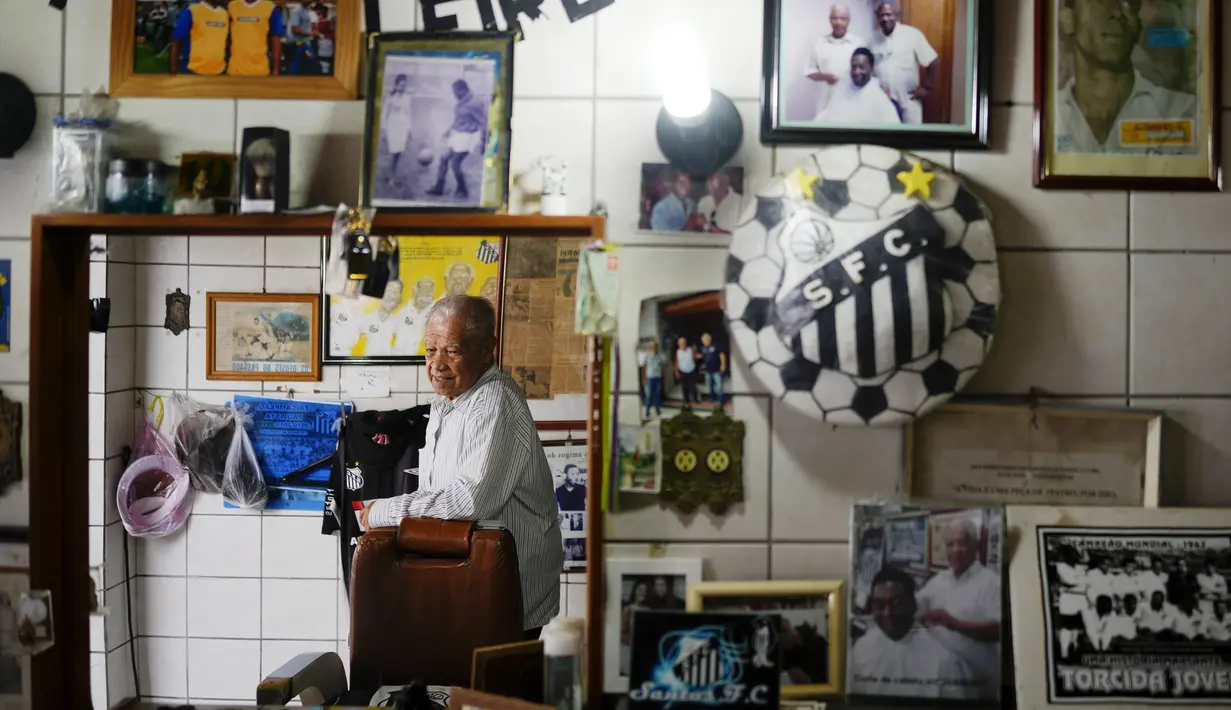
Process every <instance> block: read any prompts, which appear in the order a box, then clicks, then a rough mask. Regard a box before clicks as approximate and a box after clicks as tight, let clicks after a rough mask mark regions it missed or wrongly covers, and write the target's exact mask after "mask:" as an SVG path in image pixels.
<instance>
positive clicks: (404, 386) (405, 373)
mask: <svg viewBox="0 0 1231 710" xmlns="http://www.w3.org/2000/svg"><path fill="white" fill-rule="evenodd" d="M343 367H345V366H343ZM423 370H424V367H423V365H392V366H390V367H389V391H390V392H421V391H422V390H421V389H420V387H422V386H426V387H427V388H428V390H427V391H428V392H431V385H428V384H427V375H426V373H424V371H423Z"/></svg>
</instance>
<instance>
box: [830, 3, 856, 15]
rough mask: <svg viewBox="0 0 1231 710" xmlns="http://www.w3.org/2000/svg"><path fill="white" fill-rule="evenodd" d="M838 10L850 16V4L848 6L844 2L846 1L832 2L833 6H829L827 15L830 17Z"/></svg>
mask: <svg viewBox="0 0 1231 710" xmlns="http://www.w3.org/2000/svg"><path fill="white" fill-rule="evenodd" d="M839 12H845V13H846V16H847V17H850V16H851V8H850V6H849V5H847V4H846V3H844V2H836V3H834V4H833V7H831V8H829V16H830V17H833V16H834V15H836V14H838V13H839Z"/></svg>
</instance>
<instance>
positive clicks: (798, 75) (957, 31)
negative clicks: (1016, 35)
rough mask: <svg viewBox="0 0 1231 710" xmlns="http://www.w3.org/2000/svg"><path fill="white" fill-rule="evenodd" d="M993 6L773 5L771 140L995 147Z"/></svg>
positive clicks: (913, 2)
mask: <svg viewBox="0 0 1231 710" xmlns="http://www.w3.org/2000/svg"><path fill="white" fill-rule="evenodd" d="M995 4H996V3H994V2H993V0H927V1H924V0H886V1H884V2H881V1H880V0H867V1H866V2H856V3H842V2H830V1H825V2H816V1H815V0H765V25H764V30H763V31H764V39H763V52H764V58H763V63H762V81H763V86H762V89H761V141H762V142H763V143H766V144H774V143H806V144H813V145H815V144H818V143H875V144H880V145H888V146H894V147H897V148H909V149H916V150H919V149H938V148H964V149H972V148H986V147H987V143H988V132H987V131H988V83H989V81H988V80H989V77H990V76H991V42H992V7H993V5H995Z"/></svg>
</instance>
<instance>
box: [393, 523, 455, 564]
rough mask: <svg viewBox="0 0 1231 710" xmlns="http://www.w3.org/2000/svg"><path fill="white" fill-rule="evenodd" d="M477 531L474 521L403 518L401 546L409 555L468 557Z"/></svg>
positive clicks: (400, 529)
mask: <svg viewBox="0 0 1231 710" xmlns="http://www.w3.org/2000/svg"><path fill="white" fill-rule="evenodd" d="M473 531H474V523H472V522H467V521H463V520H436V519H434V518H402V521H401V522H400V523H399V524H398V537H397V546H398V550H399V551H401V552H402V554H406V555H418V556H420V557H437V558H457V559H466V558H467V557H469V556H470V534H471V533H472V532H473Z"/></svg>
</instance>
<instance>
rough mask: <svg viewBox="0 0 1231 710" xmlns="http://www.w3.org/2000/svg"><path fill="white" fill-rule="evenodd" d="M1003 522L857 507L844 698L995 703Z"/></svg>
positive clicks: (990, 516)
mask: <svg viewBox="0 0 1231 710" xmlns="http://www.w3.org/2000/svg"><path fill="white" fill-rule="evenodd" d="M1002 516H1003V511H1002V510H1000V509H995V508H956V509H955V508H947V509H939V508H938V509H928V508H919V507H906V506H897V505H856V506H855V509H854V530H853V531H852V535H851V540H852V541H853V545H854V549H853V550H852V554H851V560H852V566H853V570H852V575H851V579H852V580H853V584H852V585H851V604H850V632H849V638H850V644H851V645H850V652H849V655H848V661H847V673H848V683H847V690H848V692H849V693H850V694H852V695H864V696H906V697H916V698H946V699H953V700H994V699H997V698H998V697H999V694H1000V639H1001V633H1002V626H1001V607H1002V597H1001V569H1000V564H999V561H1000V560H1001V559H1002V556H1001V552H1000V545H1001V539H1002V535H1001V533H1000V531H1001V530H1003V521H1002V520H1001V517H1002Z"/></svg>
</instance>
